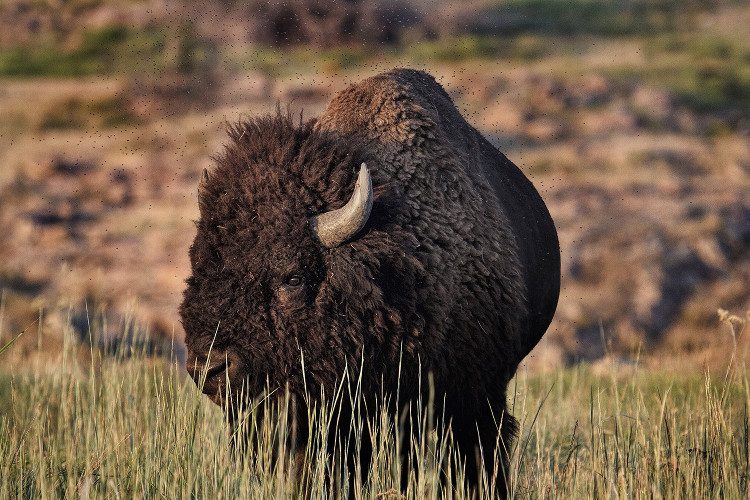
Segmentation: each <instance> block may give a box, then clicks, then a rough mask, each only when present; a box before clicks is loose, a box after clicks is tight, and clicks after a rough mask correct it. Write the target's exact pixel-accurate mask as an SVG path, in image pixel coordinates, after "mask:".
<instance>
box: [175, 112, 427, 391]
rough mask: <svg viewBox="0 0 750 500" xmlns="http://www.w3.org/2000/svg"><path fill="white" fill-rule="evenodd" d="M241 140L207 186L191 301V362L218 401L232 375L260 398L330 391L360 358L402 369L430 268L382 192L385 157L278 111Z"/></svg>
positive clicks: (237, 133) (237, 134)
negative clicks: (275, 392)
mask: <svg viewBox="0 0 750 500" xmlns="http://www.w3.org/2000/svg"><path fill="white" fill-rule="evenodd" d="M229 139H230V140H229V144H228V145H227V146H226V148H225V149H224V151H223V153H221V154H220V155H219V156H218V157H217V158H216V168H215V169H213V170H212V172H211V173H210V174H209V173H204V175H203V178H202V180H201V183H200V188H199V207H200V219H199V221H198V223H197V235H196V237H195V241H194V242H193V245H192V247H191V250H190V259H191V266H192V275H191V276H190V277H189V278H188V280H187V289H186V290H185V293H184V299H183V303H182V305H181V308H180V314H181V317H182V322H183V326H184V328H185V333H186V344H187V347H188V357H187V368H188V371H189V372H190V373H191V375H192V376H193V377H194V379H196V381H197V380H198V379H199V377H200V376H201V374H205V383H204V386H203V390H204V392H205V393H206V394H208V395H209V396H210V397H211V398H212V399H213V400H214V401H215V402H217V403H219V404H220V403H221V402H222V401H223V395H224V394H225V392H226V391H225V389H226V386H225V383H226V381H229V383H230V385H231V389H232V391H233V392H234V393H238V392H239V390H240V388H242V391H243V392H244V393H245V394H248V395H250V396H255V395H259V394H260V393H261V392H263V391H264V390H265V389H267V388H272V389H273V388H283V387H285V386H286V387H288V388H289V390H290V391H292V392H293V393H297V394H302V393H303V391H307V392H309V393H315V392H316V391H319V390H320V389H324V388H326V387H331V388H332V387H333V385H334V384H335V383H336V381H337V379H338V377H340V376H341V374H342V373H343V371H344V370H345V369H346V368H347V367H350V368H356V367H359V366H360V363H365V364H367V366H368V367H369V368H370V369H369V370H368V373H371V375H372V382H373V383H374V381H375V380H379V381H381V382H382V381H383V380H384V378H383V373H384V372H385V378H386V379H387V378H388V377H389V376H394V375H395V372H396V367H397V366H398V362H399V357H401V356H403V355H404V353H406V355H408V354H409V353H412V352H416V351H417V345H416V344H417V341H418V340H417V339H418V334H417V332H418V331H419V330H420V329H421V328H422V326H423V319H422V317H423V314H422V313H421V312H420V311H419V310H418V308H419V301H418V300H417V296H418V291H417V290H418V287H419V286H420V284H421V283H422V277H421V276H422V273H423V270H422V268H421V266H420V264H419V261H418V260H417V259H416V258H415V257H414V248H415V246H416V245H415V244H414V239H413V237H411V236H410V235H409V233H408V232H407V231H405V230H403V229H401V228H400V226H399V215H398V214H399V207H398V205H397V204H395V203H392V202H389V201H388V200H393V199H398V197H397V196H392V192H390V191H388V190H387V189H378V190H376V194H375V195H373V189H372V180H371V177H370V176H371V172H372V176H373V178H374V179H375V181H376V184H378V183H377V179H378V178H377V175H378V170H377V161H375V160H376V159H370V158H367V155H366V154H365V152H364V151H365V150H366V148H363V147H360V146H358V145H357V144H356V143H353V142H352V141H351V140H346V139H343V138H340V137H336V136H333V135H330V134H326V133H323V132H321V131H318V130H316V129H315V126H314V122H308V123H304V124H303V123H300V124H298V125H297V124H294V123H293V122H292V120H291V119H290V118H289V117H286V116H281V115H279V114H277V115H276V116H272V117H265V118H259V119H253V120H249V121H245V122H242V123H240V124H238V125H235V126H232V127H230V129H229ZM370 160H373V161H370ZM365 162H366V163H367V165H369V166H370V169H368V167H366V166H365V165H364V163H365ZM389 193H390V194H389ZM373 200H374V204H373ZM371 209H372V211H371ZM303 367H304V373H303ZM364 382H365V383H368V380H365V381H364Z"/></svg>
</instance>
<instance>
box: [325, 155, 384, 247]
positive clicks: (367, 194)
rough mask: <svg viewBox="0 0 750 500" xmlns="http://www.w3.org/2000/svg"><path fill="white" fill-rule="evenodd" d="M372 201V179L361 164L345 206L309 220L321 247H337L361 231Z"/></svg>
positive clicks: (365, 222)
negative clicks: (352, 191) (350, 195)
mask: <svg viewBox="0 0 750 500" xmlns="http://www.w3.org/2000/svg"><path fill="white" fill-rule="evenodd" d="M372 200H373V193H372V179H371V178H370V171H369V170H368V169H367V165H365V164H364V163H363V164H362V165H361V166H360V167H359V175H358V176H357V182H356V184H355V185H354V193H352V197H351V198H349V201H348V202H346V205H344V206H343V207H341V208H338V209H336V210H331V211H330V212H325V213H322V214H319V215H316V216H314V217H311V218H310V225H311V226H312V229H313V231H314V232H315V234H316V236H317V237H318V239H319V240H320V242H321V243H322V244H323V246H325V247H327V248H334V247H337V246H339V245H341V244H342V243H344V242H345V241H347V240H348V239H350V238H352V237H353V236H354V235H355V234H357V233H358V232H359V231H361V230H362V228H363V227H365V224H367V219H368V218H369V217H370V211H371V210H372Z"/></svg>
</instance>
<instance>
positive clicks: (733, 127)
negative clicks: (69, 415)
mask: <svg viewBox="0 0 750 500" xmlns="http://www.w3.org/2000/svg"><path fill="white" fill-rule="evenodd" d="M21 3H23V2H15V3H14V2H11V3H10V4H14V5H18V4H21ZM520 3H524V2H520ZM91 4H92V5H93V7H92V8H91V9H88V8H87V9H88V10H84V11H82V12H86V13H87V14H86V16H88V17H86V18H85V19H86V23H85V24H86V26H90V27H94V26H99V28H96V29H98V30H99V31H96V30H95V31H85V30H83V31H81V30H80V29H79V28H80V26H79V25H77V24H76V23H73V24H72V25H71V26H73V27H72V28H71V29H70V30H68V32H67V33H68V35H66V36H65V37H63V38H64V39H65V40H66V41H65V42H60V44H57V45H49V46H42V45H39V43H38V42H39V40H36V39H35V40H34V41H33V43H32V42H29V43H27V44H21V45H18V44H17V43H16V42H17V41H18V40H19V39H22V34H16V35H13V36H15V37H16V39H15V42H14V43H16V45H14V47H15V48H3V49H0V73H2V72H4V73H3V74H4V75H6V76H3V77H0V109H2V110H3V112H2V113H1V114H0V166H1V168H0V232H1V233H2V234H3V237H2V238H0V290H2V294H1V300H0V344H2V343H4V340H8V339H9V338H10V337H11V336H13V335H15V334H17V333H18V332H21V331H24V330H26V331H27V333H26V334H25V335H24V336H23V337H21V339H20V340H19V341H18V343H17V345H16V346H15V347H14V350H13V353H14V354H13V357H12V358H10V359H14V360H16V361H19V360H22V359H26V358H28V357H30V356H31V357H33V356H37V355H38V353H42V354H44V353H47V354H48V353H54V352H56V349H57V348H58V347H59V345H60V343H61V342H62V338H63V337H62V335H63V333H62V332H64V331H69V332H72V333H73V334H75V335H76V336H77V337H79V338H81V339H83V340H85V341H89V340H91V341H94V342H99V343H101V342H104V343H107V342H110V343H111V342H112V341H113V339H116V338H118V337H122V336H123V334H124V332H126V333H125V336H127V335H132V334H133V332H134V331H135V330H138V329H147V330H149V331H150V332H152V333H153V334H155V337H156V338H157V339H160V340H158V341H157V342H156V343H155V345H154V348H155V349H158V348H160V345H161V347H164V345H169V344H171V342H172V339H173V338H174V339H176V342H177V343H179V339H180V338H181V335H182V331H181V327H180V324H179V321H178V316H177V305H178V304H179V301H180V295H181V291H182V288H183V282H184V279H185V277H186V276H187V273H188V261H187V249H188V246H189V244H190V241H191V239H192V237H193V234H194V226H193V222H192V221H193V219H195V217H196V200H195V191H196V186H197V180H198V173H199V172H200V171H201V169H202V168H204V167H210V166H211V155H212V154H214V153H216V152H217V151H219V149H220V147H221V144H222V141H223V132H222V128H223V125H224V123H225V122H226V121H227V120H229V121H232V120H235V119H237V118H238V117H240V116H241V115H243V114H255V113H264V112H269V111H272V110H274V109H275V106H276V104H277V103H281V104H282V105H284V106H289V107H290V109H291V110H292V111H293V112H298V111H302V110H304V114H305V116H307V117H311V116H314V115H315V114H317V113H318V112H320V110H321V109H322V107H323V106H324V105H325V103H326V101H327V99H328V98H329V97H330V96H331V95H332V93H334V92H335V91H336V90H338V89H340V88H341V87H342V86H343V85H345V84H346V83H347V82H349V81H355V80H358V79H360V78H362V77H364V76H367V75H370V74H373V73H374V72H377V71H381V70H383V69H387V68H390V67H393V66H414V67H421V68H424V69H426V70H428V71H430V72H431V73H433V74H434V75H435V76H436V77H437V78H438V79H439V81H440V82H441V83H442V84H443V85H444V86H445V87H446V89H447V90H448V91H449V93H450V94H451V95H452V96H453V98H454V100H455V101H456V103H457V105H458V106H459V108H460V109H461V110H462V112H463V113H464V115H465V116H466V117H467V118H468V120H469V121H470V122H471V123H473V124H474V125H475V126H476V127H477V128H479V129H480V130H481V131H482V132H483V133H484V134H485V135H486V136H487V137H488V138H489V139H490V140H491V141H492V142H493V143H494V144H496V145H497V146H498V148H500V149H501V150H502V151H503V152H505V153H506V155H507V156H509V157H510V158H511V159H512V160H513V161H514V162H515V163H516V164H518V165H519V166H520V167H521V168H522V169H523V170H524V171H525V172H526V173H527V175H528V176H529V177H530V178H531V179H532V181H533V182H534V183H535V185H536V186H537V188H538V189H539V190H540V192H541V193H542V195H543V197H544V199H545V201H546V202H547V204H548V206H549V208H550V210H551V212H552V215H553V217H554V219H555V221H556V223H557V226H558V229H559V233H560V239H561V245H562V252H563V290H562V295H561V300H560V305H559V308H558V312H557V315H556V318H555V321H554V323H553V325H552V327H551V329H550V331H549V334H548V335H547V337H546V338H545V340H544V341H543V343H542V345H540V348H539V349H538V350H537V351H536V352H535V354H534V357H533V358H532V359H531V361H530V364H531V365H534V366H535V367H539V368H544V367H551V366H557V365H560V364H567V363H572V362H576V361H581V360H585V361H595V360H597V359H599V358H601V357H602V356H604V354H605V353H607V352H611V353H614V354H616V355H618V356H619V357H620V358H622V359H624V360H625V359H635V358H636V357H640V358H642V359H646V360H647V362H653V363H656V362H659V363H662V364H663V363H668V361H667V360H669V359H678V357H679V359H681V360H685V359H687V362H686V361H681V363H689V364H691V365H693V366H698V365H700V364H703V363H708V364H720V363H723V362H726V361H727V359H728V358H729V356H730V353H731V351H732V348H733V345H734V344H733V340H732V337H731V335H729V332H728V330H727V329H726V328H724V327H721V326H720V325H719V321H718V317H717V310H718V309H719V308H724V309H727V310H729V311H731V312H733V313H735V314H738V315H740V316H744V315H745V312H746V311H749V310H750V286H749V285H748V284H749V283H750V94H749V93H748V90H747V89H748V88H750V46H749V45H748V40H750V37H747V36H744V35H743V30H745V31H746V29H747V28H746V27H747V26H750V9H748V8H747V7H744V6H737V5H734V6H732V5H729V6H724V7H721V8H720V9H713V10H700V9H698V10H696V11H695V12H694V13H693V16H694V17H693V18H691V19H692V21H691V22H692V24H691V25H690V29H689V30H682V31H681V30H680V29H677V28H674V29H673V28H669V27H662V28H661V29H662V30H663V31H662V32H659V33H658V34H656V35H654V36H648V37H647V36H643V35H641V34H633V33H632V32H628V31H627V30H626V32H625V33H624V34H617V33H616V34H614V35H613V34H611V33H601V32H597V31H596V30H595V29H594V28H595V26H593V25H592V26H593V27H592V26H588V27H584V28H585V29H583V28H581V27H578V28H576V27H575V26H573V28H575V29H578V30H579V31H580V30H581V29H583V32H582V33H578V34H576V36H570V35H565V34H564V33H562V32H561V29H560V30H558V31H555V30H549V29H548V31H549V33H548V34H540V33H539V31H538V30H539V29H541V28H538V27H537V28H535V27H533V26H531V27H529V26H526V25H522V26H525V27H524V28H523V29H522V30H521V31H520V32H518V30H519V29H521V28H518V26H519V25H512V26H511V28H512V29H511V28H508V29H509V30H510V31H509V33H510V34H508V35H504V36H499V35H497V34H489V35H487V36H485V35H481V36H480V35H477V36H474V35H472V36H470V37H465V36H463V35H455V34H447V35H445V37H447V38H445V40H444V41H441V40H443V39H442V38H440V37H438V38H437V39H435V40H428V39H424V40H421V41H418V42H414V43H407V44H405V45H402V46H400V47H399V46H392V47H391V48H388V49H384V52H382V53H380V52H378V51H373V50H372V49H367V48H357V47H354V46H353V47H348V48H346V49H337V48H332V49H311V48H310V47H309V46H306V45H303V46H301V47H292V48H284V49H279V48H274V47H272V46H266V45H258V44H257V43H256V42H254V41H252V40H250V41H248V40H244V41H242V42H241V43H240V42H237V43H238V45H227V44H225V42H224V41H222V40H221V39H220V38H221V37H218V38H216V39H210V38H206V37H204V36H203V35H202V34H201V33H200V30H193V31H190V30H187V31H184V30H182V31H181V30H179V29H171V28H170V29H167V28H164V27H160V25H159V24H158V22H157V21H159V20H160V19H164V18H169V16H171V15H175V14H174V12H171V11H168V10H166V9H162V10H156V11H150V10H148V9H146V10H143V9H144V5H147V4H148V3H143V2H125V3H123V5H125V7H120V8H114V7H112V4H111V3H109V2H92V3H91ZM528 4H529V5H531V4H533V2H528ZM8 5H9V3H7V2H5V3H3V4H2V9H4V10H2V12H4V13H3V16H5V17H3V18H2V19H4V21H0V22H5V23H7V22H8V21H7V20H8V19H14V20H16V21H17V20H18V19H26V18H23V17H18V16H24V15H30V14H28V12H29V11H25V10H23V9H20V10H17V11H15V14H14V15H15V16H16V17H13V18H9V17H7V16H8ZM35 5H37V6H38V5H39V4H35ZM68 5H72V4H68ZM411 5H413V6H414V7H415V8H418V7H419V5H418V4H411ZM524 5H526V4H524ZM528 8H530V7H528ZM107 9H109V10H107ZM0 10H1V9H0ZM154 12H156V13H154ZM94 14H96V15H94ZM105 14H106V15H105ZM456 15H458V14H456ZM597 15H602V16H604V15H609V14H607V12H604V13H603V14H601V13H600V14H597ZM97 16H98V17H97ZM118 16H120V18H122V19H124V21H122V23H120V24H117V22H115V21H116V20H117V19H120V18H118ZM63 17H64V16H63ZM506 17H507V16H506ZM50 19H51V18H50ZM149 19H150V20H151V22H153V23H155V24H152V25H149ZM16 21H14V22H16ZM63 21H64V19H63V20H61V21H59V22H60V23H63ZM18 22H20V21H18ZM24 22H25V21H24ZM29 22H30V21H29ZM45 22H46V21H45ZM51 22H52V21H50V23H51ZM55 22H58V21H55ZM518 22H520V21H518ZM654 22H656V21H654ZM96 23H99V24H98V25H97V24H96ZM113 23H114V24H113ZM32 24H34V23H32ZM63 24H64V23H63ZM19 26H20V24H19ZM39 26H40V27H39V30H43V27H44V26H47V25H46V24H44V23H41V24H40V25H39ZM149 26H150V27H149ZM232 26H234V25H233V24H232V23H229V24H228V28H227V29H230V28H231V27H232ZM239 26H242V25H241V24H240V25H239ZM234 28H237V26H234ZM234 28H231V29H234ZM573 28H570V29H573ZM91 29H94V28H91ZM237 29H241V28H237ZM472 30H475V31H476V30H479V28H476V27H475V28H472ZM514 30H515V31H514ZM0 31H2V30H0ZM40 32H41V31H40ZM58 32H59V33H63V32H64V30H63V29H62V28H60V30H58V31H56V33H58ZM74 33H80V34H81V36H80V37H79V38H78V40H77V41H76V39H75V36H74ZM86 33H88V34H86ZM3 36H6V37H7V36H9V35H7V32H5V34H4V35H3ZM440 36H443V35H440ZM456 36H458V37H457V38H456ZM19 37H21V38H19ZM451 37H453V38H451ZM0 42H2V43H6V42H7V40H0ZM397 45H398V44H397ZM18 47H21V48H18ZM39 47H42V48H39ZM45 47H46V48H45ZM50 47H53V48H54V51H55V52H53V53H52V56H50V54H49V52H48V50H52V49H50ZM94 49H96V50H94ZM19 50H20V51H21V52H18V51H19ZM46 51H47V52H46ZM18 54H22V55H23V56H24V57H23V58H22V59H19V58H18V57H19V56H18ZM45 57H46V58H48V59H49V60H54V61H56V62H55V63H52V62H49V63H48V64H47V63H44V61H46V60H47V59H45ZM14 58H15V59H14ZM35 58H36V59H35ZM19 61H22V62H23V64H21V63H19ZM34 61H36V62H34ZM40 61H41V62H40ZM31 62H33V63H34V64H37V65H36V66H35V65H34V64H31ZM42 63H44V64H42ZM55 64H57V66H55ZM40 65H41V66H40ZM50 68H53V69H55V68H56V69H55V70H54V71H51V70H50ZM66 325H67V326H66ZM66 329H67V330H66ZM127 332H129V333H127ZM162 340H163V341H164V345H162V344H161V342H162ZM657 360H658V361H657Z"/></svg>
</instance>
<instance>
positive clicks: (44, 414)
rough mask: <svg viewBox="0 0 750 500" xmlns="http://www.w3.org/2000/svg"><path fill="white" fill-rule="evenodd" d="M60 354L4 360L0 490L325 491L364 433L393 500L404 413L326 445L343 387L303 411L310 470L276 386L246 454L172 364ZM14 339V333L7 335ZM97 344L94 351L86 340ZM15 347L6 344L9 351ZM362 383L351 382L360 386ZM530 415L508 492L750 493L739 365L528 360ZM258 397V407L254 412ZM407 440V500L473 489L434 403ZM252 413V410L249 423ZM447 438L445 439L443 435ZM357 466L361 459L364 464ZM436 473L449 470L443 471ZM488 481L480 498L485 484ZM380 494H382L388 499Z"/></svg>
mask: <svg viewBox="0 0 750 500" xmlns="http://www.w3.org/2000/svg"><path fill="white" fill-rule="evenodd" d="M64 338H65V340H64V347H63V348H62V350H61V352H60V353H59V357H58V359H57V360H56V361H55V362H53V363H52V362H47V363H45V364H44V365H43V366H38V367H36V368H30V369H29V368H27V369H26V370H25V371H20V372H17V373H13V374H11V373H7V372H0V497H2V498H8V497H37V496H41V497H49V496H85V497H92V496H93V497H115V498H119V497H123V496H124V497H133V496H147V497H152V496H161V495H163V496H168V497H182V498H184V497H198V498H213V497H242V498H271V497H277V498H278V497H289V496H295V495H299V494H300V484H306V485H307V487H308V488H309V489H308V490H307V491H308V493H309V494H310V495H311V496H312V497H313V498H323V497H329V496H332V495H333V494H334V492H335V491H339V490H341V489H343V490H344V492H346V490H347V488H349V481H348V479H347V476H346V468H345V467H342V466H341V464H342V463H343V461H344V458H343V457H344V456H345V453H346V451H345V450H346V449H347V448H348V447H351V446H355V447H356V446H359V445H360V443H361V442H362V440H370V441H371V442H372V445H373V448H374V457H375V458H374V460H373V462H372V463H371V464H370V466H369V474H368V475H367V479H366V480H365V481H364V482H363V483H358V482H357V483H355V484H354V488H355V491H354V496H355V498H398V496H399V491H401V490H400V480H399V478H400V475H401V467H402V462H401V461H400V460H398V459H397V457H398V456H399V455H400V449H401V446H400V444H399V443H400V441H399V440H398V439H397V436H398V435H399V433H400V432H401V431H400V430H399V429H400V426H399V425H398V422H396V421H394V420H393V419H392V418H391V417H389V416H388V415H387V414H386V413H384V412H378V411H374V412H372V413H371V415H372V416H371V417H369V418H367V417H361V418H360V419H357V421H356V422H355V425H354V428H353V430H354V434H355V435H356V437H355V439H354V441H352V442H338V444H337V446H336V447H335V449H333V450H331V449H328V448H326V447H325V446H324V445H323V444H322V443H325V442H326V441H327V437H328V432H329V429H330V427H331V424H332V423H333V422H335V420H336V417H337V412H336V404H335V402H336V401H340V400H341V399H342V398H343V399H347V398H352V400H353V401H355V402H356V401H359V399H358V395H357V393H356V390H355V391H354V392H353V393H348V392H347V391H346V390H342V391H341V392H340V393H339V394H337V395H332V397H331V398H330V399H331V401H333V402H334V403H331V404H325V403H324V404H321V405H320V406H318V407H317V408H315V409H313V410H310V411H309V421H310V424H309V425H310V429H309V432H310V435H311V436H313V437H312V439H310V444H309V445H308V447H307V449H306V450H305V452H304V455H305V463H306V464H307V466H306V467H305V468H304V469H303V470H304V473H303V474H304V475H303V477H302V478H300V477H298V476H297V474H296V472H295V468H294V467H292V465H291V464H292V463H293V461H294V456H293V454H292V452H291V450H290V449H289V448H288V447H287V446H286V445H285V443H286V442H287V441H288V438H289V435H290V433H292V432H294V426H293V425H292V423H291V422H290V419H289V413H290V412H289V405H290V402H289V399H288V398H284V397H281V398H279V399H278V400H277V399H266V400H263V401H259V402H258V403H257V404H258V405H259V407H260V408H263V410H264V411H263V415H264V416H263V419H262V421H260V422H256V423H254V424H253V425H250V426H249V427H248V428H247V429H246V431H247V432H248V433H249V434H250V435H254V436H256V438H254V440H253V442H257V443H258V444H257V446H256V447H254V448H248V449H246V450H245V451H244V453H242V452H240V453H238V452H236V451H233V450H237V449H238V448H237V447H236V446H235V447H233V446H232V443H233V441H235V444H236V440H237V435H238V434H233V433H232V432H231V431H230V427H229V426H228V425H227V422H226V420H225V417H224V414H223V413H222V412H221V411H220V410H219V408H217V407H216V406H214V405H213V404H212V403H210V402H208V401H207V400H206V399H205V398H204V397H203V396H202V395H201V394H200V393H199V391H198V390H197V389H196V388H195V386H194V384H193V383H192V381H190V380H189V379H188V378H187V377H186V376H185V375H184V372H182V370H181V369H178V368H177V367H176V366H175V365H174V364H170V363H168V362H166V361H160V360H154V359H150V358H147V357H145V356H143V355H142V354H139V353H138V352H135V353H134V352H130V351H129V350H128V349H129V348H127V347H121V349H120V351H119V352H118V354H117V355H116V356H113V357H112V356H109V357H105V356H102V355H101V354H100V353H99V352H98V351H96V350H95V349H92V348H90V347H86V346H85V345H79V344H78V343H77V342H78V341H77V340H76V337H75V335H74V334H73V333H72V332H66V334H65V337H64ZM6 340H7V335H6ZM82 352H83V353H88V361H83V362H81V361H79V360H80V359H82V357H81V353H82ZM6 354H7V353H0V356H5V355H6ZM355 389H356V386H355ZM509 392H510V394H509V399H510V406H511V408H512V413H514V414H515V415H516V417H517V418H518V419H519V421H520V423H521V427H520V432H519V438H518V440H517V442H516V444H515V446H514V447H513V448H512V450H511V456H512V462H511V474H510V478H509V482H510V489H511V492H512V495H513V496H514V497H534V498H536V497H540V498H552V497H560V498H582V497H591V496H596V497H603V496H607V497H620V496H625V497H638V498H641V497H666V498H672V497H689V498H713V497H722V498H723V497H726V498H742V497H747V495H748V494H749V493H750V484H749V483H748V481H749V480H750V453H749V451H748V450H749V448H750V440H749V434H750V430H749V427H750V426H749V424H748V406H750V385H748V378H747V375H746V372H745V370H744V369H731V370H729V371H727V372H726V373H721V374H709V373H705V374H699V373H694V374H674V373H671V374H670V373H658V372H643V371H641V370H639V369H637V368H636V367H633V366H620V365H616V364H614V363H613V364H611V365H609V366H607V367H606V368H605V369H604V370H594V369H593V368H592V367H590V366H586V365H580V366H577V367H575V368H571V369H566V370H562V371H559V372H557V373H554V374H550V375H528V374H526V373H524V372H523V371H521V372H520V373H519V374H518V376H517V377H516V378H515V380H514V381H513V382H512V383H511V387H510V391H509ZM256 409H257V407H256V408H254V409H253V410H256ZM412 419H413V420H414V421H416V422H420V425H416V426H415V428H416V429H417V430H416V431H414V434H413V435H411V436H409V438H410V439H411V440H412V442H413V443H414V445H413V449H414V450H415V451H414V452H413V454H411V455H410V461H409V464H408V465H407V467H408V468H407V473H408V478H409V479H408V487H407V489H406V490H405V491H403V494H404V495H405V496H406V497H407V498H438V497H439V498H465V497H467V496H468V495H469V494H468V491H467V489H466V486H465V484H464V477H463V475H462V471H461V468H460V464H459V463H458V462H459V461H458V459H457V455H456V452H455V449H454V446H453V444H452V441H451V439H450V435H449V434H448V435H445V434H444V433H440V434H438V433H437V432H435V430H434V429H432V428H431V427H430V425H428V423H427V422H428V421H429V419H428V418H425V415H424V414H421V415H420V414H417V415H412ZM246 421H247V422H251V421H253V420H250V419H248V420H246ZM439 436H442V437H439ZM358 467H364V465H363V464H358ZM441 478H442V479H441ZM486 486H487V478H485V480H484V481H483V483H482V485H481V487H480V490H481V491H480V494H479V496H480V497H488V496H489V495H488V493H487V491H488V489H487V487H486ZM378 495H380V496H378Z"/></svg>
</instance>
